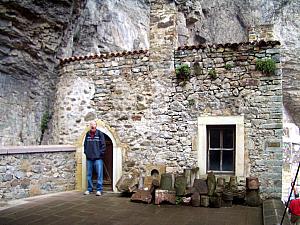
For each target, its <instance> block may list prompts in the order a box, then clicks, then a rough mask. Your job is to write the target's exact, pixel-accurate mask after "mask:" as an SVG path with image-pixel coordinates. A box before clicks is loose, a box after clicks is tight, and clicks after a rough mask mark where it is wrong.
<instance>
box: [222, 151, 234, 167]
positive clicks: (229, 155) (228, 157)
mask: <svg viewBox="0 0 300 225" xmlns="http://www.w3.org/2000/svg"><path fill="white" fill-rule="evenodd" d="M233 168H234V166H233V151H223V171H233Z"/></svg>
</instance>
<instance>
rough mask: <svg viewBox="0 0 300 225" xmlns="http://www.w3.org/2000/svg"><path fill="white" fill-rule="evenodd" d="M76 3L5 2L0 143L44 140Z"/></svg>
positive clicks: (0, 37)
mask: <svg viewBox="0 0 300 225" xmlns="http://www.w3.org/2000/svg"><path fill="white" fill-rule="evenodd" d="M73 4H74V3H73V1H72V0H61V1H55V2H53V1H30V0H27V1H23V0H12V1H11V0H9V1H7V0H3V1H1V3H0V58H1V61H0V85H1V88H0V115H1V117H0V145H30V144H37V143H39V142H40V136H41V129H40V124H41V118H42V116H43V114H44V113H46V112H47V111H48V109H49V106H50V105H51V101H52V99H53V94H54V88H55V80H56V74H55V67H56V65H57V64H58V61H57V59H56V53H57V51H58V48H59V45H60V42H61V38H62V35H63V32H64V29H65V27H67V26H68V23H69V18H70V17H71V15H72V7H73V6H74V7H75V5H73ZM12 129H14V134H13V135H12V132H11V130H12Z"/></svg>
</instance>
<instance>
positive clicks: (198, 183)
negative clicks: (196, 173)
mask: <svg viewBox="0 0 300 225" xmlns="http://www.w3.org/2000/svg"><path fill="white" fill-rule="evenodd" d="M194 188H195V189H196V191H197V192H198V193H199V194H200V195H207V194H208V187H207V183H206V180H204V179H195V181H194Z"/></svg>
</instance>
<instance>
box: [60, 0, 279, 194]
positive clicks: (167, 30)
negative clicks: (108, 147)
mask: <svg viewBox="0 0 300 225" xmlns="http://www.w3.org/2000/svg"><path fill="white" fill-rule="evenodd" d="M151 4H152V5H151V20H150V26H151V31H153V32H152V33H151V34H150V43H151V44H150V49H149V54H148V53H145V52H141V53H138V52H135V54H129V53H126V52H125V53H118V54H110V55H108V56H107V55H103V56H96V57H86V58H84V57H81V58H77V59H76V58H73V59H70V60H69V59H68V60H64V61H63V62H69V61H71V62H70V63H69V64H65V65H63V66H62V67H61V69H60V82H59V85H58V90H57V100H56V105H57V107H56V111H55V120H54V121H56V124H55V129H54V134H55V138H56V141H57V142H60V143H65V144H66V143H74V141H75V140H76V139H77V138H78V137H79V135H80V134H81V133H82V132H83V128H84V127H85V126H86V125H87V123H88V121H90V120H92V119H96V118H97V119H100V120H102V121H103V122H104V123H106V124H108V125H109V126H110V127H112V128H114V129H115V130H116V133H117V134H118V135H119V137H120V141H121V142H122V143H124V144H126V145H128V149H127V152H126V154H124V156H125V159H123V168H122V169H123V171H127V170H129V169H130V168H132V167H137V168H141V169H144V167H145V165H147V164H157V163H162V164H165V165H166V166H167V170H169V171H170V170H173V171H177V172H182V171H183V169H184V168H192V167H195V166H197V161H198V160H200V159H199V158H198V156H197V151H198V150H199V149H198V146H197V143H196V139H197V135H198V134H197V119H198V117H200V116H204V115H206V116H235V115H239V116H244V128H245V134H244V135H245V146H244V148H245V164H246V165H245V167H246V174H245V176H248V175H254V176H258V177H259V178H260V181H261V191H262V192H263V196H264V197H270V196H274V197H280V193H281V179H282V178H281V166H282V164H281V163H282V162H281V161H282V150H281V136H282V84H281V70H280V68H279V62H280V61H279V57H280V55H279V45H278V44H279V43H278V42H267V43H265V42H260V43H256V44H255V43H241V44H233V45H230V44H228V45H218V46H198V47H197V46H194V47H188V48H181V49H183V50H178V51H175V55H174V53H173V52H174V35H173V34H174V32H175V22H174V21H175V18H174V17H173V15H174V10H175V9H174V5H173V3H169V4H166V2H165V1H159V2H156V3H151ZM155 15H156V16H155ZM268 57H270V58H273V59H274V60H275V61H276V62H277V67H278V68H279V69H278V70H277V71H276V74H275V75H270V76H267V75H265V74H262V73H261V72H258V71H256V69H255V60H256V59H257V58H268ZM174 58H175V60H174ZM82 59H86V60H82ZM196 62H197V64H198V69H197V71H196V70H195V69H193V68H194V65H195V63H196ZM181 63H187V64H189V65H190V66H191V68H192V74H193V76H192V78H191V79H190V80H189V81H187V83H186V84H185V85H183V83H179V82H178V80H177V79H176V76H175V70H174V68H175V66H178V65H180V64H181ZM226 63H230V64H232V66H233V67H232V68H231V69H228V70H227V69H225V65H226ZM212 68H215V70H216V72H217V74H218V78H217V79H215V80H214V79H212V78H210V76H209V75H208V73H209V70H211V69H212Z"/></svg>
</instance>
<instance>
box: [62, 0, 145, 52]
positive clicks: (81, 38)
mask: <svg viewBox="0 0 300 225" xmlns="http://www.w3.org/2000/svg"><path fill="white" fill-rule="evenodd" d="M149 10H150V4H149V2H148V1H146V0H138V1H132V0H130V1H128V0H102V1H97V0H87V1H86V4H85V6H84V8H83V9H82V11H81V13H80V15H78V17H77V18H76V19H75V20H74V23H73V24H70V26H69V29H68V32H67V34H66V36H65V37H64V44H63V46H62V49H61V52H60V53H61V56H62V57H69V56H72V55H87V54H91V53H93V54H98V53H103V52H111V51H120V50H133V49H141V48H149V41H148V30H149V16H150V15H149Z"/></svg>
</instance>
